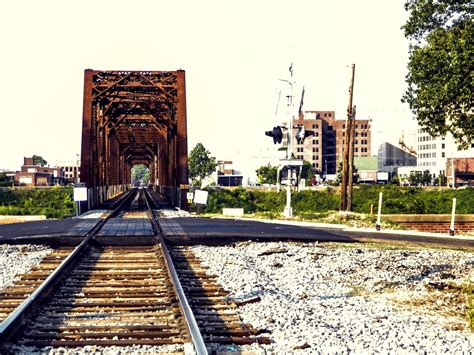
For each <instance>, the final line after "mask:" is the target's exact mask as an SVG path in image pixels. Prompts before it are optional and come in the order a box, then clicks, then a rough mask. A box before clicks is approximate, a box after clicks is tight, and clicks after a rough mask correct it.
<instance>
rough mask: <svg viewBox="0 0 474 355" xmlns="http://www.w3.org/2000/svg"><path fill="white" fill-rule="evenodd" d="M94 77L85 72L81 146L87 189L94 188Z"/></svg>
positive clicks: (83, 175) (83, 173) (82, 165)
mask: <svg viewBox="0 0 474 355" xmlns="http://www.w3.org/2000/svg"><path fill="white" fill-rule="evenodd" d="M92 75H93V71H92V70H91V69H86V70H85V71H84V98H83V105H82V146H81V181H82V182H84V183H85V184H86V186H87V187H93V185H92V184H91V180H90V170H91V168H92V167H91V166H90V164H91V151H90V145H91V140H90V139H91V124H92Z"/></svg>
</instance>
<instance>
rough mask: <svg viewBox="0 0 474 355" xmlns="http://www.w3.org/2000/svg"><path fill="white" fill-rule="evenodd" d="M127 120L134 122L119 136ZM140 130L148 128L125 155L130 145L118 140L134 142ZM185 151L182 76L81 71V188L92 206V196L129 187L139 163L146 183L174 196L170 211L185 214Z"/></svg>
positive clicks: (173, 73) (183, 76) (133, 72)
mask: <svg viewBox="0 0 474 355" xmlns="http://www.w3.org/2000/svg"><path fill="white" fill-rule="evenodd" d="M130 117H132V118H133V119H135V121H134V120H133V119H132V120H130V122H132V123H130V122H128V124H129V126H126V129H127V130H128V131H125V129H124V128H123V127H124V125H125V124H126V123H127V119H128V118H130ZM134 122H141V123H140V124H138V123H134ZM140 125H143V126H146V127H148V128H146V130H142V131H143V132H145V133H142V134H141V135H140V137H141V138H140V139H142V142H141V144H138V145H137V146H136V147H133V148H134V149H131V148H132V146H133V144H132V143H130V142H128V143H127V142H125V143H124V142H121V141H120V139H119V138H118V137H119V136H120V134H121V135H122V137H124V134H125V133H126V134H128V135H129V136H130V137H131V139H132V140H135V138H133V136H134V134H135V135H137V132H138V131H137V130H139V129H140V127H139V126H140ZM137 126H138V127H137ZM118 130H122V132H121V133H118V132H117V131H118ZM133 130H135V131H133ZM124 132H125V133H124ZM144 137H145V138H144ZM146 139H148V140H150V139H151V141H146ZM143 140H144V141H143ZM127 149H128V151H129V152H128V153H129V154H128V155H124V154H125V152H126V151H127ZM187 150H188V148H187V120H186V83H185V71H184V70H177V71H106V70H92V69H86V70H85V71H84V99H83V117H82V147H81V182H82V183H84V184H85V185H86V187H87V188H89V189H90V191H91V193H92V195H93V196H91V198H92V199H93V201H99V200H101V199H100V198H97V196H95V195H96V194H97V193H95V191H104V190H105V191H107V190H108V189H109V187H112V186H114V187H116V186H127V185H129V184H130V182H131V180H130V178H131V177H130V169H131V167H132V165H134V164H138V163H144V164H145V165H147V166H148V168H149V169H150V183H151V184H152V185H161V186H166V187H167V188H171V189H176V190H178V193H177V196H179V198H178V199H177V200H176V198H175V199H174V200H175V202H176V205H177V206H178V207H180V208H182V209H188V204H187V199H186V192H187V191H188V186H189V185H188V154H187ZM154 188H155V189H156V186H154ZM106 194H107V193H106ZM94 204H95V203H92V204H91V203H90V202H89V206H92V207H93V206H94Z"/></svg>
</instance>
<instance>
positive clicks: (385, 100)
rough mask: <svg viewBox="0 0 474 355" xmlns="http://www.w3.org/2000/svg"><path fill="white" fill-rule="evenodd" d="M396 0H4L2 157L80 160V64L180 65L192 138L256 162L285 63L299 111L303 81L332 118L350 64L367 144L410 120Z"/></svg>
mask: <svg viewBox="0 0 474 355" xmlns="http://www.w3.org/2000/svg"><path fill="white" fill-rule="evenodd" d="M404 2H405V0H394V1H383V2H382V1H377V0H359V1H350V0H335V1H331V2H327V1H319V0H312V1H311V0H308V1H295V2H293V3H290V2H287V1H259V2H253V1H248V0H244V1H239V2H235V3H234V2H232V3H231V2H223V1H217V0H216V1H206V0H204V1H200V2H195V1H173V2H167V1H140V0H139V1H134V2H133V3H132V2H127V1H107V0H103V1H90V0H86V1H81V2H64V1H52V0H49V1H48V0H46V1H41V2H38V1H33V0H30V1H22V2H3V3H2V4H1V5H0V10H1V15H0V16H1V21H0V30H1V32H2V33H3V38H2V43H1V49H2V56H1V57H0V62H1V65H2V67H3V68H4V71H3V80H2V86H1V88H0V90H1V92H0V104H1V107H2V110H1V111H0V124H1V132H2V134H1V139H0V168H9V169H19V167H20V165H21V164H22V162H23V157H24V156H32V155H33V154H36V155H41V156H43V157H44V158H45V159H46V160H47V161H48V163H50V164H54V163H55V162H56V161H75V160H76V154H78V153H79V152H80V144H81V134H82V132H81V127H82V94H83V76H84V70H85V69H86V68H91V69H97V70H177V69H184V70H185V71H186V89H187V119H188V149H189V150H191V149H192V148H193V147H194V146H195V145H196V144H197V143H198V142H201V143H203V144H204V146H205V147H206V148H207V149H209V150H210V151H211V153H212V155H214V156H215V157H216V158H217V159H219V160H224V159H225V160H228V159H230V160H232V159H234V160H242V161H245V160H246V159H248V160H252V159H253V160H258V159H259V154H260V155H261V163H262V165H263V164H266V163H267V162H268V161H270V160H268V159H266V155H267V153H262V152H273V150H276V149H277V148H278V146H274V145H273V143H272V141H271V139H270V138H269V137H266V136H265V135H264V131H265V130H268V129H270V128H271V127H273V126H274V125H277V124H280V123H281V122H282V121H285V120H286V107H285V104H286V102H285V96H286V95H287V94H288V92H287V90H288V88H289V85H288V84H287V83H285V82H282V81H281V80H279V79H288V75H289V72H288V68H289V66H290V63H293V69H294V80H295V81H296V84H295V85H294V90H293V94H294V103H295V110H296V111H297V109H298V104H299V101H300V95H301V88H302V86H304V87H305V97H304V110H334V111H335V112H336V118H337V119H345V117H346V109H347V103H348V86H349V79H350V72H349V70H350V68H349V67H350V65H351V64H352V63H355V64H356V77H355V86H354V104H355V105H357V117H358V118H361V119H363V118H371V119H372V132H373V144H372V153H373V154H374V153H375V154H376V151H377V147H378V145H379V144H380V143H381V142H382V141H383V140H387V141H390V142H394V143H396V142H397V141H398V138H399V137H400V136H401V134H402V131H405V135H406V138H407V140H409V137H407V134H408V132H409V131H410V130H414V129H415V127H416V122H415V121H414V120H413V118H412V117H413V115H412V114H411V112H410V111H409V109H408V106H407V105H406V104H402V103H401V102H400V98H401V96H402V94H403V91H404V90H405V87H406V84H405V79H404V78H405V75H406V73H407V71H406V66H407V61H408V42H407V40H406V39H405V38H404V36H403V33H402V30H401V29H400V27H401V26H402V25H403V24H404V23H405V21H406V19H407V13H406V12H405V10H404V8H403V4H404ZM280 91H281V99H280V102H279V103H278V96H279V92H280ZM277 104H278V107H279V110H278V114H277V115H275V110H276V107H277ZM408 143H409V144H410V142H408ZM270 155H271V156H273V154H270ZM235 168H236V169H239V168H240V167H238V166H235Z"/></svg>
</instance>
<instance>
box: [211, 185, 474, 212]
mask: <svg viewBox="0 0 474 355" xmlns="http://www.w3.org/2000/svg"><path fill="white" fill-rule="evenodd" d="M208 191H209V198H208V204H207V205H206V206H204V207H203V209H202V211H203V212H207V213H221V212H222V209H223V208H224V207H231V208H232V207H240V208H243V209H244V211H245V213H255V212H272V213H273V212H275V213H281V212H282V211H283V209H284V207H285V204H286V192H285V191H284V190H282V191H280V192H278V193H277V192H276V191H252V190H246V189H244V188H241V187H240V188H237V189H235V190H229V189H222V188H209V189H208ZM379 192H383V206H382V213H384V214H449V213H451V207H452V199H453V197H456V199H457V205H456V206H457V207H456V213H458V214H472V213H474V188H472V187H471V188H466V189H456V190H453V189H443V190H427V189H423V188H421V187H400V186H396V185H359V186H354V189H353V211H354V212H359V213H370V206H371V205H373V206H374V212H376V211H377V206H378V200H379ZM339 202H340V194H339V192H336V190H335V189H331V188H327V189H324V190H305V191H301V192H294V193H293V194H292V207H293V211H294V214H295V215H297V216H300V217H305V218H306V217H309V216H311V215H317V214H319V213H324V212H327V211H337V210H338V209H339Z"/></svg>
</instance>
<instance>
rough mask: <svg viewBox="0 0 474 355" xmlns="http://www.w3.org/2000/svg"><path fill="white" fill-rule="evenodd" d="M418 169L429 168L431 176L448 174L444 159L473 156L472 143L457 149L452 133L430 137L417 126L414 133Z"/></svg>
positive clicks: (473, 148) (473, 147) (473, 146)
mask: <svg viewBox="0 0 474 355" xmlns="http://www.w3.org/2000/svg"><path fill="white" fill-rule="evenodd" d="M416 145H417V150H416V153H417V167H418V170H420V171H424V170H429V171H430V173H431V174H432V176H433V178H435V177H437V176H438V175H440V174H441V175H443V176H450V174H451V173H450V172H449V171H446V161H447V160H448V159H452V158H468V157H474V144H473V145H472V146H471V147H470V148H469V149H467V150H460V149H458V147H457V145H456V143H455V141H454V139H453V137H452V135H450V134H448V135H446V136H445V137H432V136H431V135H430V134H429V133H428V132H426V131H425V130H424V129H423V128H420V127H418V130H417V134H416Z"/></svg>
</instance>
